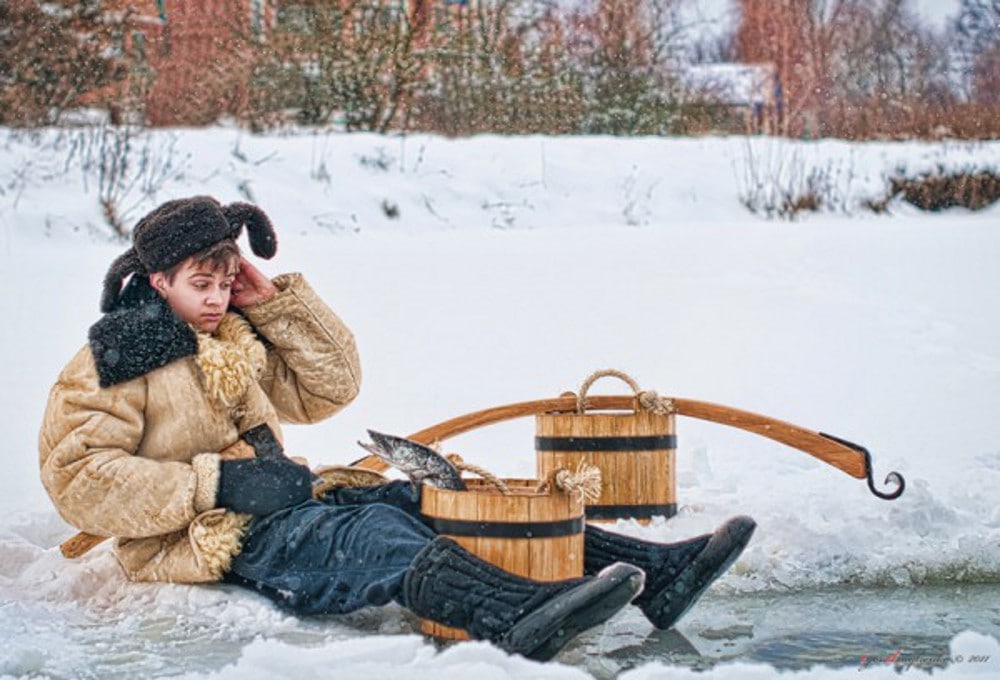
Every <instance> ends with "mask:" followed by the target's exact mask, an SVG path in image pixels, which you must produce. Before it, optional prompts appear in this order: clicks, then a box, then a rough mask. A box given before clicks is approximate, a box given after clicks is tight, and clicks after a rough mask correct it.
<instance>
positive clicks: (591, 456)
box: [535, 410, 677, 522]
mask: <svg viewBox="0 0 1000 680" xmlns="http://www.w3.org/2000/svg"><path fill="white" fill-rule="evenodd" d="M676 431H677V430H676V417H675V415H674V414H673V413H666V414H658V413H653V412H651V411H643V410H637V411H634V412H624V413H594V412H589V413H587V412H584V413H546V414H540V415H537V416H535V435H536V436H535V452H536V466H537V473H538V476H539V477H540V478H545V476H546V475H548V474H549V472H550V471H551V470H557V469H560V468H562V469H566V470H575V469H576V467H577V466H578V465H579V464H580V463H589V464H591V465H596V466H597V467H598V468H600V470H601V480H602V488H601V496H600V498H599V499H597V500H596V501H593V502H588V503H587V505H586V512H587V521H591V522H614V521H617V520H618V519H636V520H639V521H640V522H648V521H649V520H650V519H651V518H652V517H655V516H658V515H662V516H664V517H673V516H674V515H675V514H677V473H676V456H677V435H676Z"/></svg>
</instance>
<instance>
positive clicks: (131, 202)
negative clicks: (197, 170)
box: [65, 125, 190, 238]
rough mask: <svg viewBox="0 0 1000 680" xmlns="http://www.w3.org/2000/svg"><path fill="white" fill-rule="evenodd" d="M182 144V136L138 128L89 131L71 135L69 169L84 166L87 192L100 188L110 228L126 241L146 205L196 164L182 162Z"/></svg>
mask: <svg viewBox="0 0 1000 680" xmlns="http://www.w3.org/2000/svg"><path fill="white" fill-rule="evenodd" d="M176 144H177V137H176V135H162V134H161V135H153V134H151V133H150V132H148V131H142V130H140V129H138V128H136V127H133V126H112V125H102V126H99V127H91V128H83V129H80V130H75V131H73V132H71V133H70V134H69V139H68V143H67V147H66V148H67V156H66V162H65V165H66V167H72V166H73V165H78V166H79V168H80V171H81V173H82V177H83V182H84V190H85V191H89V190H90V187H91V185H92V184H94V185H96V186H95V187H94V188H95V189H96V191H97V200H98V202H99V203H100V206H101V212H102V214H103V216H104V219H105V221H106V222H107V224H108V227H109V228H110V229H111V231H112V233H113V234H114V235H115V236H116V237H120V238H125V237H127V236H128V235H129V233H130V228H129V226H128V224H129V223H130V222H131V218H132V216H133V214H134V212H135V210H136V209H137V208H138V207H139V206H140V204H141V203H142V202H143V201H146V200H149V199H155V197H156V195H157V193H158V192H159V190H160V189H161V188H162V187H163V185H164V184H165V183H166V182H167V181H168V180H170V179H178V178H179V177H180V176H182V175H183V173H184V172H185V170H186V168H187V165H188V161H189V160H190V158H189V156H179V155H178V153H177V149H176Z"/></svg>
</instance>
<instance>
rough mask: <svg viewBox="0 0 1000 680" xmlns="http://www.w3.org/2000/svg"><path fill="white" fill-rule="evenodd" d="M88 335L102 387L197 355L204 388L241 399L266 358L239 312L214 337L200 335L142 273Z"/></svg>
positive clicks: (224, 399)
mask: <svg viewBox="0 0 1000 680" xmlns="http://www.w3.org/2000/svg"><path fill="white" fill-rule="evenodd" d="M88 337H89V341H90V350H91V354H92V355H93V357H94V362H95V364H96V366H97V375H98V378H99V382H100V385H101V387H110V386H112V385H117V384H118V383H123V382H127V381H129V380H132V379H134V378H138V377H140V376H143V375H146V374H147V373H149V372H150V371H152V370H154V369H157V368H161V367H163V366H166V365H167V364H169V363H171V362H173V361H176V360H178V359H182V358H184V357H189V356H196V358H197V362H198V367H199V368H200V369H201V373H202V378H203V380H204V383H205V388H206V390H207V391H208V393H209V395H210V396H211V397H212V398H213V399H214V400H216V401H218V402H219V403H220V404H221V405H231V404H232V403H233V402H234V401H235V400H236V399H238V397H239V396H241V395H242V393H243V391H245V389H246V386H247V385H248V384H249V382H250V381H251V380H254V379H257V378H259V376H260V373H261V372H262V370H263V364H264V361H265V350H264V348H263V346H262V345H261V343H260V342H259V341H258V339H257V337H256V335H255V333H254V331H253V329H252V328H251V326H250V324H249V323H248V322H247V321H246V320H245V319H243V318H242V317H241V316H238V315H236V314H226V315H225V316H224V317H223V320H222V323H221V324H220V325H219V329H218V330H217V331H216V334H215V335H214V336H211V335H208V334H206V333H196V332H195V331H194V330H193V329H192V328H191V326H189V325H188V324H187V323H185V322H184V321H183V320H182V319H181V318H180V317H178V316H177V315H176V314H174V312H173V310H171V309H170V306H169V305H168V304H167V303H166V301H164V300H163V298H162V297H160V295H159V294H158V293H157V292H156V291H155V290H153V288H152V286H150V285H149V281H148V280H147V279H146V277H144V276H133V277H132V280H131V281H129V283H128V285H126V286H125V289H124V290H123V291H122V293H121V296H120V297H119V301H118V304H117V305H116V306H115V309H114V310H112V311H111V312H108V313H107V314H105V315H104V316H103V317H101V318H100V319H99V320H98V321H97V323H95V324H94V325H93V326H91V327H90V332H89V334H88Z"/></svg>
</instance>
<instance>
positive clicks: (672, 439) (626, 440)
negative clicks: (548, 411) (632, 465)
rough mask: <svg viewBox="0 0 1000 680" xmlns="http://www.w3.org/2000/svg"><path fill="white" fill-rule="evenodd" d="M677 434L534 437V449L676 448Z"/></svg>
mask: <svg viewBox="0 0 1000 680" xmlns="http://www.w3.org/2000/svg"><path fill="white" fill-rule="evenodd" d="M676 448H677V435H674V434H664V435H656V436H651V437H535V450H536V451H659V450H662V449H676Z"/></svg>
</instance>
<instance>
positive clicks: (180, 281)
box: [149, 258, 236, 333]
mask: <svg viewBox="0 0 1000 680" xmlns="http://www.w3.org/2000/svg"><path fill="white" fill-rule="evenodd" d="M234 278H236V272H235V271H228V270H227V269H225V268H219V269H216V270H215V271H212V264H211V263H210V262H204V263H202V264H200V265H199V264H195V262H194V259H193V258H188V259H187V260H185V261H184V263H183V264H182V265H181V266H180V267H179V268H178V270H177V273H176V275H175V276H174V280H173V283H171V282H170V280H169V279H168V278H167V275H166V273H165V272H153V273H152V274H150V275H149V282H150V283H151V284H152V286H153V288H155V289H156V290H158V291H159V292H160V295H162V296H163V298H164V299H165V300H166V301H167V304H169V305H170V308H171V309H172V310H174V313H175V314H177V316H179V317H180V318H182V319H183V320H184V321H186V322H188V323H189V324H191V325H192V326H194V327H195V328H197V329H198V330H199V331H202V332H204V333H214V332H215V329H216V328H218V327H219V322H220V321H222V315H223V314H225V313H226V309H227V308H228V307H229V296H230V293H231V292H232V285H233V279H234Z"/></svg>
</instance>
